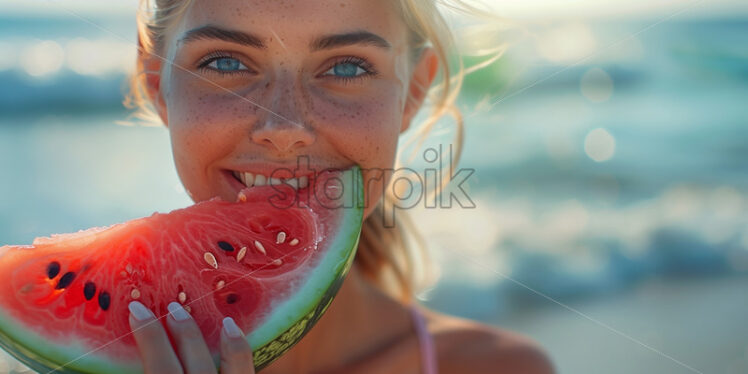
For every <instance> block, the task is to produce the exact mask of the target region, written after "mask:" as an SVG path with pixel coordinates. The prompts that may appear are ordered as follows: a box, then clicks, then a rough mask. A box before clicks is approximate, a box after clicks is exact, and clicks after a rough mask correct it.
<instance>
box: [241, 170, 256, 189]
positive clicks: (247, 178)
mask: <svg viewBox="0 0 748 374" xmlns="http://www.w3.org/2000/svg"><path fill="white" fill-rule="evenodd" d="M242 174H243V175H244V185H245V186H247V187H252V186H254V185H255V176H254V174H252V173H242Z"/></svg>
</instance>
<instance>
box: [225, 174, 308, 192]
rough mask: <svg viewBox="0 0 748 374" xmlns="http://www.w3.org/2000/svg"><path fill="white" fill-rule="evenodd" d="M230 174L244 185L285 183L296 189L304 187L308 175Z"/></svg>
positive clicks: (306, 184) (306, 183)
mask: <svg viewBox="0 0 748 374" xmlns="http://www.w3.org/2000/svg"><path fill="white" fill-rule="evenodd" d="M232 174H233V175H234V178H236V179H237V180H238V181H239V182H241V183H242V184H244V185H245V186H246V187H259V186H267V185H270V186H273V185H281V184H286V185H289V186H291V187H293V189H295V190H298V189H300V188H306V187H307V186H308V185H309V177H308V176H303V177H298V178H270V177H268V176H266V175H262V174H255V173H249V172H240V171H233V172H232Z"/></svg>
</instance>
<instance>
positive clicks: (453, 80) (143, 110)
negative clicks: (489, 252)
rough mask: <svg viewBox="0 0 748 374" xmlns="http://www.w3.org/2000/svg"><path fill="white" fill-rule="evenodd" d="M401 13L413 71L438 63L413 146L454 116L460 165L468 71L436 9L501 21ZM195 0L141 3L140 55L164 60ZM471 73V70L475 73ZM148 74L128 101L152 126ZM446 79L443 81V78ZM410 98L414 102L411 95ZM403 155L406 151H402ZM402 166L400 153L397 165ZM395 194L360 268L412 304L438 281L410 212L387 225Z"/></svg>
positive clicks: (378, 210)
mask: <svg viewBox="0 0 748 374" xmlns="http://www.w3.org/2000/svg"><path fill="white" fill-rule="evenodd" d="M391 1H393V2H394V3H395V6H396V7H397V9H398V10H399V13H400V14H401V16H402V20H403V22H404V23H405V24H406V27H407V29H408V32H409V35H408V41H409V43H410V48H411V54H410V63H411V67H413V66H414V65H415V63H416V62H417V60H418V58H419V57H420V55H421V53H422V51H423V50H424V48H426V47H428V46H429V44H430V46H431V47H432V48H433V49H434V52H435V54H436V56H437V58H438V61H439V74H438V75H437V78H436V81H437V84H435V85H433V86H432V87H431V88H430V89H429V87H420V89H422V90H429V91H428V92H427V93H428V95H427V99H426V102H427V103H430V104H431V106H432V110H431V113H430V114H429V116H428V117H427V118H426V119H425V121H424V122H423V123H422V124H420V125H419V126H418V127H416V128H415V129H414V131H413V132H412V133H413V137H412V138H411V140H410V142H408V143H406V144H411V143H412V142H414V141H416V140H417V141H418V146H420V145H421V144H422V143H423V141H424V140H425V139H426V138H427V137H428V135H429V133H430V132H431V131H432V129H433V128H434V126H435V125H436V124H437V122H438V121H439V120H440V119H441V118H442V117H444V116H445V115H449V116H451V117H453V118H454V120H455V124H454V126H455V131H454V133H455V139H454V152H455V154H456V156H455V157H454V158H453V159H452V165H451V166H456V164H457V162H458V161H459V158H460V157H459V156H460V153H461V150H462V142H463V133H464V124H463V119H462V115H461V112H460V110H459V109H458V108H457V105H456V100H457V96H458V94H459V92H460V88H461V87H462V81H463V77H464V75H465V74H466V70H465V68H464V66H463V64H462V60H461V59H458V61H457V64H456V65H457V71H456V72H454V73H453V72H452V70H453V67H454V66H453V65H454V64H453V63H452V62H451V61H449V52H450V50H452V49H453V48H454V46H455V38H454V35H453V34H452V32H451V30H450V29H449V26H448V23H447V20H446V19H445V18H444V16H443V14H442V13H441V12H440V11H439V9H438V7H437V2H438V3H439V4H440V5H442V6H444V7H445V8H446V9H450V10H453V11H457V12H460V13H463V14H468V15H473V16H478V17H480V18H484V19H485V18H487V19H490V20H493V21H497V20H498V17H496V16H495V15H493V14H491V13H490V12H487V11H484V10H481V9H478V8H476V7H474V6H471V5H469V4H467V3H465V2H464V1H463V0H391ZM190 3H191V0H140V10H139V12H138V19H137V25H138V41H139V47H140V48H139V53H140V54H155V55H156V56H163V53H164V44H165V36H166V35H167V34H168V32H169V28H170V27H172V26H173V25H174V24H176V22H174V21H175V20H176V19H178V18H179V17H180V16H181V15H182V14H183V13H184V11H185V9H187V6H188V5H189V4H190ZM471 70H472V69H471ZM146 73H148V72H146V71H145V70H144V66H142V61H140V60H139V61H138V66H137V67H136V71H135V74H134V75H133V76H132V78H131V79H130V92H129V94H128V96H127V97H126V99H125V102H124V104H125V106H127V107H128V108H137V109H139V111H138V113H137V116H138V117H139V118H141V119H145V120H146V121H150V122H152V123H158V122H159V121H158V116H157V115H156V114H155V111H154V110H153V106H152V104H151V98H150V97H149V96H148V93H147V92H148V91H147V89H146ZM439 78H441V79H439ZM408 100H413V98H412V96H411V95H410V94H409V96H408ZM399 152H402V149H401V150H399ZM395 166H396V167H400V166H401V161H400V154H398V158H397V165H395ZM441 182H442V183H441V185H440V186H437V188H436V189H435V190H434V191H429V192H430V193H435V194H438V193H439V192H440V190H441V189H442V188H443V187H444V185H445V183H446V181H445V180H443V181H441ZM394 200H395V196H394V191H393V189H392V188H387V193H386V194H385V196H384V199H383V200H382V201H380V202H379V204H378V205H377V206H376V207H375V209H374V210H373V212H372V213H371V214H370V215H369V217H367V219H366V220H365V221H364V225H363V228H362V232H361V240H360V243H359V248H358V253H357V255H356V259H355V265H356V266H357V267H358V268H359V270H361V272H362V274H363V275H364V276H365V277H366V278H367V279H369V280H370V281H371V282H372V283H374V284H375V285H377V286H379V287H380V288H381V289H382V290H384V291H385V292H387V293H389V294H390V295H392V296H394V297H396V298H398V299H400V300H401V301H403V302H412V300H413V296H414V294H415V293H416V292H417V291H418V290H419V288H421V287H423V286H426V285H429V284H430V283H432V282H433V281H434V280H435V275H434V274H435V272H434V268H433V264H432V263H431V259H430V257H429V256H428V251H427V250H426V247H425V245H424V241H423V239H422V238H421V237H420V235H419V234H418V231H417V230H416V228H415V226H414V225H413V222H412V221H411V220H410V219H409V216H408V214H407V212H405V211H403V210H397V209H396V212H395V214H396V216H395V217H396V218H395V224H394V226H390V225H386V224H385V217H384V214H385V212H384V208H383V204H385V203H388V204H390V205H389V206H393V205H394Z"/></svg>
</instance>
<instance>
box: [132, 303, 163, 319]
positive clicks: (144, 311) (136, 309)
mask: <svg viewBox="0 0 748 374" xmlns="http://www.w3.org/2000/svg"><path fill="white" fill-rule="evenodd" d="M127 309H130V314H132V316H133V317H135V319H137V320H138V321H145V320H148V319H152V318H156V317H155V316H154V315H153V313H152V312H151V311H150V310H148V308H146V307H145V305H143V304H141V303H139V302H137V301H131V302H130V304H128V305H127Z"/></svg>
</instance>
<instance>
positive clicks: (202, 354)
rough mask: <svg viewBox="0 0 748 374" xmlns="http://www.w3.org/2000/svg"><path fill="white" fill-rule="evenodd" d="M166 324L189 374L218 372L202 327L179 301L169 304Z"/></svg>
mask: <svg viewBox="0 0 748 374" xmlns="http://www.w3.org/2000/svg"><path fill="white" fill-rule="evenodd" d="M167 308H168V309H169V316H168V317H167V318H166V325H167V326H169V331H170V332H171V335H172V337H174V342H175V343H176V345H177V354H178V355H179V358H180V359H181V361H182V366H183V367H184V371H185V373H187V374H197V373H200V374H203V373H216V365H215V363H214V362H213V357H212V356H211V355H210V350H209V349H208V345H207V344H206V343H205V338H204V337H203V333H202V332H201V331H200V328H199V327H198V326H197V323H195V320H193V319H192V317H191V316H190V314H189V313H187V311H186V310H184V308H182V305H181V304H179V303H178V302H172V303H171V304H169V305H168V306H167Z"/></svg>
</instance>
